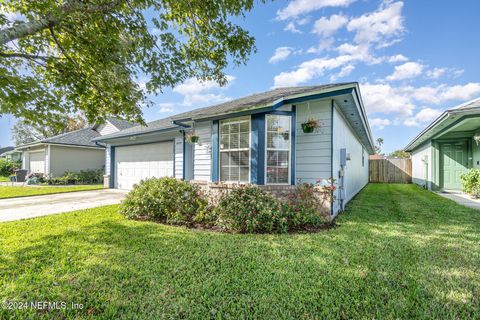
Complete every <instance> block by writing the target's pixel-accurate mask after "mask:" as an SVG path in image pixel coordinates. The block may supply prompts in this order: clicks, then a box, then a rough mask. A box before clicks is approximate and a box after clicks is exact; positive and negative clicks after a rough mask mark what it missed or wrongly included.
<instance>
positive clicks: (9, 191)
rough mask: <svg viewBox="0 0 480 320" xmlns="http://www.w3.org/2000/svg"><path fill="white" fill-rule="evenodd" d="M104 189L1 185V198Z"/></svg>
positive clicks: (95, 186)
mask: <svg viewBox="0 0 480 320" xmlns="http://www.w3.org/2000/svg"><path fill="white" fill-rule="evenodd" d="M98 189H103V185H100V184H99V185H85V186H48V187H47V186H45V187H44V186H21V187H12V186H0V199H2V198H16V197H27V196H38V195H43V194H52V193H63V192H74V191H86V190H98Z"/></svg>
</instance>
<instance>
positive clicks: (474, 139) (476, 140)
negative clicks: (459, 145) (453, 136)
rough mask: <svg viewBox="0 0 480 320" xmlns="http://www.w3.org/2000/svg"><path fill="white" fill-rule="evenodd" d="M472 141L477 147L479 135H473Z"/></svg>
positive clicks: (479, 139) (479, 141)
mask: <svg viewBox="0 0 480 320" xmlns="http://www.w3.org/2000/svg"><path fill="white" fill-rule="evenodd" d="M473 141H475V143H476V144H477V146H478V144H479V143H480V133H475V135H474V136H473Z"/></svg>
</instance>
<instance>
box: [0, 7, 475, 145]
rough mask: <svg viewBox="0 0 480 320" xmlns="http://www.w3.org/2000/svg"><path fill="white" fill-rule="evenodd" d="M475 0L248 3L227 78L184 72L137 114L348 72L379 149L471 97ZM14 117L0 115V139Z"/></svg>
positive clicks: (154, 114) (155, 115) (5, 139)
mask: <svg viewBox="0 0 480 320" xmlns="http://www.w3.org/2000/svg"><path fill="white" fill-rule="evenodd" d="M479 10H480V2H479V1H476V0H470V1H466V0H463V1H455V2H451V1H381V0H292V1H289V2H287V1H275V2H271V3H266V4H257V6H256V7H255V9H254V10H253V11H252V12H250V13H248V14H247V16H246V18H245V19H242V20H239V23H240V24H241V25H242V26H243V27H244V28H246V29H247V30H249V31H250V32H251V33H252V34H253V35H254V36H255V38H256V43H257V49H258V51H257V53H256V54H254V55H252V56H251V59H250V61H249V62H248V63H247V65H246V66H240V67H237V68H229V69H228V70H226V73H227V74H228V76H229V79H230V83H229V85H228V86H227V87H224V88H219V87H218V86H217V85H216V84H215V83H211V82H207V83H199V82H198V81H196V80H194V79H190V80H188V81H186V82H185V83H184V84H181V85H179V86H177V87H175V88H173V89H168V90H166V91H165V93H164V94H162V95H159V96H154V97H152V98H151V99H152V101H153V102H154V106H153V107H150V108H148V109H145V110H144V116H145V119H146V120H147V121H152V120H156V119H159V118H163V117H167V116H169V115H172V114H175V113H179V112H183V111H187V110H191V109H194V108H197V107H202V106H208V105H212V104H216V103H219V102H223V101H226V100H228V99H233V98H237V97H242V96H245V95H248V94H252V93H255V92H261V91H266V90H270V89H271V88H274V87H277V86H295V85H314V84H325V83H331V82H346V81H358V82H360V88H361V91H362V96H363V99H364V102H365V106H366V109H367V113H368V115H369V119H370V125H371V127H372V133H373V136H374V137H375V138H377V137H382V138H383V139H384V141H385V144H384V147H383V151H385V152H390V151H393V150H395V149H400V148H402V147H404V146H405V145H406V144H407V143H408V142H409V140H410V139H411V138H413V137H414V136H415V135H416V134H417V133H418V132H419V131H420V130H421V129H422V128H423V127H425V125H427V124H428V123H429V122H430V121H432V120H433V119H434V118H435V117H437V116H438V115H439V114H440V113H441V112H442V111H444V110H446V109H448V108H451V107H452V106H455V105H457V104H460V103H462V102H464V101H467V100H471V99H473V98H476V97H480V64H479V63H478V52H479V51H480V50H479V46H480V44H479V42H478V41H477V39H478V35H477V33H476V31H478V30H480V20H479V19H477V13H478V11H479ZM14 122H15V119H13V118H12V117H9V116H3V117H2V118H0V145H1V146H4V145H7V144H10V143H11V141H10V127H11V126H12V125H13V124H14Z"/></svg>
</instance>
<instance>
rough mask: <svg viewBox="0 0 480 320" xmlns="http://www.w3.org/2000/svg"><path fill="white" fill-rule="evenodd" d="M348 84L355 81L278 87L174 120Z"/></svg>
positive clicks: (257, 104) (205, 115)
mask: <svg viewBox="0 0 480 320" xmlns="http://www.w3.org/2000/svg"><path fill="white" fill-rule="evenodd" d="M348 84H352V85H354V84H355V83H353V82H347V83H336V84H326V85H320V86H304V87H285V88H278V89H274V90H271V91H266V92H262V93H255V94H252V95H250V96H247V97H243V98H240V99H235V100H231V101H227V102H224V103H221V104H217V105H214V106H211V107H205V108H200V109H195V110H192V111H189V112H185V113H182V114H178V115H175V116H173V117H172V118H173V119H174V120H182V119H190V118H192V119H199V118H208V117H212V116H218V115H222V114H228V113H232V112H240V111H243V110H249V109H256V108H258V107H262V106H269V105H272V104H273V103H275V102H276V101H278V100H280V99H282V98H285V97H289V96H294V95H298V94H304V93H309V92H312V93H313V92H317V91H321V90H326V89H330V88H335V87H340V86H344V85H348Z"/></svg>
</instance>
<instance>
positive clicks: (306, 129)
mask: <svg viewBox="0 0 480 320" xmlns="http://www.w3.org/2000/svg"><path fill="white" fill-rule="evenodd" d="M318 128H320V122H319V121H318V120H316V119H312V118H310V119H308V120H307V121H306V122H304V123H302V130H303V133H312V132H314V131H315V130H316V129H318Z"/></svg>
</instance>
